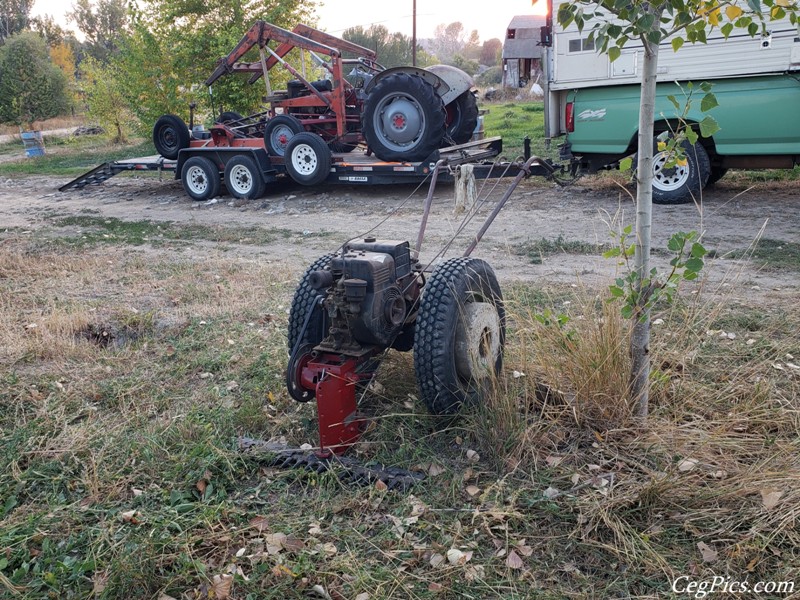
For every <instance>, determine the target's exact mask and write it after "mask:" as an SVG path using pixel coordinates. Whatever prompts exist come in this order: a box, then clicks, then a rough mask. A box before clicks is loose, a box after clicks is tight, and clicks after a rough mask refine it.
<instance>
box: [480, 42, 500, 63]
mask: <svg viewBox="0 0 800 600" xmlns="http://www.w3.org/2000/svg"><path fill="white" fill-rule="evenodd" d="M502 51H503V42H501V41H500V40H499V39H498V38H492V39H490V40H486V41H485V42H483V46H482V47H481V56H480V61H481V64H482V65H486V66H489V67H494V66H495V65H499V64H500V55H501V54H502Z"/></svg>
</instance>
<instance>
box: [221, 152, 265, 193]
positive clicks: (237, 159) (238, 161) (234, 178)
mask: <svg viewBox="0 0 800 600" xmlns="http://www.w3.org/2000/svg"><path fill="white" fill-rule="evenodd" d="M225 187H227V188H228V191H229V192H230V193H231V194H233V197H234V198H245V199H247V200H255V199H256V198H261V196H263V195H264V190H265V189H266V183H265V182H264V177H263V176H262V175H261V169H259V168H258V164H257V163H256V161H255V160H253V159H252V158H250V157H249V156H234V157H233V158H232V159H230V160H229V161H228V163H227V164H226V165H225Z"/></svg>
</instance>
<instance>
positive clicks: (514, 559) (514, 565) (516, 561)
mask: <svg viewBox="0 0 800 600" xmlns="http://www.w3.org/2000/svg"><path fill="white" fill-rule="evenodd" d="M506 566H507V567H508V568H509V569H521V568H522V567H524V566H525V563H524V562H522V559H521V558H520V557H519V554H517V553H516V552H515V551H514V550H512V551H511V552H509V553H508V557H507V558H506Z"/></svg>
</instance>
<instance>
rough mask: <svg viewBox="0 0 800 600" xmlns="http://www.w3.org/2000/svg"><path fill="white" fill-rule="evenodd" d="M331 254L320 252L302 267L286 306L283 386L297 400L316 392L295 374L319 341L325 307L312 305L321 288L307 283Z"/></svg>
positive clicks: (312, 396)
mask: <svg viewBox="0 0 800 600" xmlns="http://www.w3.org/2000/svg"><path fill="white" fill-rule="evenodd" d="M332 257H333V255H332V254H326V255H325V256H321V257H320V258H318V259H317V260H315V261H314V262H313V263H311V266H309V267H308V268H307V269H306V271H305V273H303V277H302V278H301V279H300V283H299V284H298V285H297V289H296V290H295V292H294V297H293V298H292V306H291V308H290V309H289V365H288V366H287V368H286V387H287V389H288V391H289V395H290V396H291V397H292V398H294V399H295V400H297V401H298V402H308V401H309V400H312V399H313V398H314V396H315V395H316V394H315V393H314V392H313V391H310V390H307V389H305V388H303V387H301V386H300V384H299V381H297V379H296V376H297V375H298V374H299V373H298V371H299V369H300V366H301V362H302V360H303V355H304V354H307V353H308V352H309V351H310V349H311V348H313V347H314V346H316V345H317V344H319V343H320V342H321V341H322V339H323V337H324V336H325V310H324V309H323V308H322V307H321V306H316V302H315V300H316V299H317V296H319V295H320V294H321V292H320V291H319V290H316V289H314V288H313V287H312V286H311V274H312V273H314V271H320V270H322V269H324V268H325V267H327V266H328V265H329V264H330V262H331V258H332ZM312 312H313V314H311V317H310V320H309V321H308V327H306V328H305V330H304V329H303V326H304V325H305V323H306V317H307V316H308V314H309V313H312Z"/></svg>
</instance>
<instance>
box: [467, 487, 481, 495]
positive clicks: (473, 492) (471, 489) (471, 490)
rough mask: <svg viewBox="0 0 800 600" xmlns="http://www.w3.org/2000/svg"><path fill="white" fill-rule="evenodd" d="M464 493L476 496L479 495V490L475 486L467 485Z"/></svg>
mask: <svg viewBox="0 0 800 600" xmlns="http://www.w3.org/2000/svg"><path fill="white" fill-rule="evenodd" d="M466 491H467V493H468V494H469V495H470V496H477V495H478V494H480V493H481V488H479V487H478V486H477V485H468V486H467V488H466Z"/></svg>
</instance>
